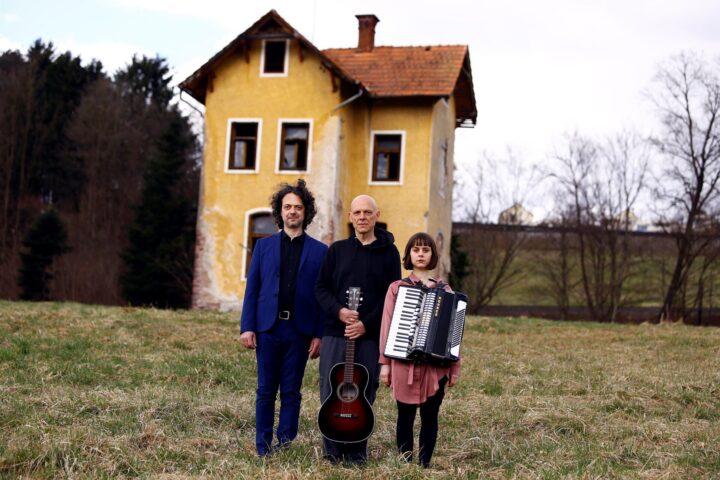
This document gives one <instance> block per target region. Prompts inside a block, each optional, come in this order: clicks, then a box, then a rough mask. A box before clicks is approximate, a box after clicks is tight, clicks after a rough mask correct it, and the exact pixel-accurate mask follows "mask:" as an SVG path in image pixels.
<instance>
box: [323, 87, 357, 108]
mask: <svg viewBox="0 0 720 480" xmlns="http://www.w3.org/2000/svg"><path fill="white" fill-rule="evenodd" d="M363 92H364V90H363V89H362V88H361V89H360V91H359V92H358V93H356V94H355V95H353V96H352V97H350V98H348V99H347V100H345V101H344V102H342V103H340V104H339V105H337V106H335V107H334V108H333V109H332V110H330V111H331V112H335V111H337V110H340V109H341V108H343V107H345V106H347V105H349V104H351V103H352V102H354V101H355V100H357V99H358V98H360V97H362V94H363Z"/></svg>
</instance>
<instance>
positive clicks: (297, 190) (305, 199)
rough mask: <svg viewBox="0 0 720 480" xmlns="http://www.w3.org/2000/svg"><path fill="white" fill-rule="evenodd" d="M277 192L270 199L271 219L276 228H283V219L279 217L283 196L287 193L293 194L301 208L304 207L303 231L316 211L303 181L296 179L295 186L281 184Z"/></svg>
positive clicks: (313, 201)
mask: <svg viewBox="0 0 720 480" xmlns="http://www.w3.org/2000/svg"><path fill="white" fill-rule="evenodd" d="M278 188H279V190H278V191H277V192H275V194H274V195H273V196H272V198H271V199H270V206H271V207H272V212H273V217H274V218H275V223H276V224H277V226H278V228H281V229H282V228H283V219H282V215H281V210H282V201H283V198H285V195H287V194H288V193H294V194H295V195H297V196H298V197H300V200H302V203H303V206H304V207H305V219H304V220H303V230H305V229H306V228H307V226H308V225H310V224H311V223H312V221H313V219H314V218H315V214H316V213H317V209H316V208H315V197H314V196H313V194H312V193H311V192H310V190H308V189H307V187H306V186H305V180H303V179H302V178H298V181H297V183H296V184H295V185H290V184H289V183H281V184H280V185H278Z"/></svg>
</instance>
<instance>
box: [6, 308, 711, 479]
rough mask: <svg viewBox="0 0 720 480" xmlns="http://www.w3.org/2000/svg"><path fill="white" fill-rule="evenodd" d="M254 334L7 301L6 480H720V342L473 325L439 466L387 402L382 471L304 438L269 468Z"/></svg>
mask: <svg viewBox="0 0 720 480" xmlns="http://www.w3.org/2000/svg"><path fill="white" fill-rule="evenodd" d="M237 337H238V331H237V323H236V317H235V315H233V314H220V313H208V312H192V311H187V312H171V311H158V310H145V309H130V308H109V307H94V306H84V305H77V304H32V303H28V304H25V303H12V302H0V478H19V477H28V478H63V477H69V478H110V477H153V478H158V477H159V478H183V477H189V476H208V477H214V478H335V479H352V478H376V479H384V480H390V479H395V478H405V479H416V478H417V479H419V478H542V479H555V478H588V479H589V478H643V479H644V478H667V479H676V478H687V479H691V478H693V479H694V478H708V479H709V478H720V369H719V368H718V359H719V358H720V330H719V329H709V328H693V327H687V326H681V325H652V326H651V325H636V326H631V325H606V324H591V323H582V322H576V323H561V322H552V321H541V320H533V319H501V318H492V319H489V318H480V317H473V318H470V319H469V321H468V330H467V332H466V336H465V341H464V345H463V349H464V357H465V358H464V360H465V361H464V366H463V374H462V378H461V381H460V384H459V385H458V386H457V387H455V388H453V389H451V390H450V392H449V393H448V395H447V396H446V400H445V402H444V403H443V410H442V413H441V425H440V437H439V440H438V447H437V450H436V453H435V456H434V458H433V467H432V468H431V469H430V470H429V471H424V470H422V469H420V468H419V467H418V466H416V465H404V464H402V463H401V462H400V461H399V459H398V458H397V457H396V455H395V452H394V419H395V407H394V404H393V402H392V399H391V397H390V394H389V391H388V390H387V389H384V388H383V389H382V390H381V391H380V393H379V397H378V401H377V402H376V406H375V410H376V414H377V417H378V425H377V427H376V431H375V433H374V435H373V436H372V438H371V439H370V461H369V463H368V465H367V466H366V467H364V468H350V467H342V466H332V465H329V464H327V463H325V462H323V461H322V460H321V451H320V448H319V446H320V437H319V433H318V431H317V428H316V426H315V414H316V413H317V410H318V408H319V399H318V394H317V391H318V388H317V382H318V373H317V362H312V363H310V364H309V366H308V371H307V374H306V377H305V387H304V399H303V414H302V417H301V424H300V429H301V432H300V435H299V437H298V439H297V441H296V442H295V443H294V444H293V446H292V447H290V448H289V449H287V450H285V451H282V452H279V453H278V454H276V455H274V456H272V457H271V458H269V459H267V460H264V461H263V460H260V459H258V458H256V456H255V453H254V389H255V361H254V355H253V354H252V353H251V352H247V351H244V350H242V349H241V348H240V345H239V343H238V342H237Z"/></svg>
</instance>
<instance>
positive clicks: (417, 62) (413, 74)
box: [322, 45, 468, 97]
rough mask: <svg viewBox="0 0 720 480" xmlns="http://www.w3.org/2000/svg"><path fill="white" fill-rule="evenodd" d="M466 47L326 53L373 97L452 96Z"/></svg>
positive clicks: (402, 48)
mask: <svg viewBox="0 0 720 480" xmlns="http://www.w3.org/2000/svg"><path fill="white" fill-rule="evenodd" d="M467 51H468V49H467V46H465V45H437V46H436V45H433V46H429V47H375V48H374V49H373V50H372V51H371V52H360V51H358V50H357V49H355V48H330V49H327V50H323V51H322V53H323V54H325V55H326V56H327V57H328V58H329V59H330V60H332V61H333V62H334V63H335V64H336V65H338V66H339V67H340V68H342V69H343V71H345V72H347V74H348V75H350V76H351V77H352V78H354V79H356V80H358V81H359V82H360V83H361V84H362V85H363V86H364V87H366V88H367V90H368V92H369V93H370V95H371V96H374V97H406V96H449V95H451V94H452V93H453V90H454V89H455V85H456V84H457V81H458V77H459V76H460V73H461V69H462V66H463V62H464V60H465V55H466V54H467Z"/></svg>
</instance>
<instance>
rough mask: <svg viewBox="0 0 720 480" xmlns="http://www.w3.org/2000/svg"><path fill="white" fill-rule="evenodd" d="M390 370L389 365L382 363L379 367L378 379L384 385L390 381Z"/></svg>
mask: <svg viewBox="0 0 720 480" xmlns="http://www.w3.org/2000/svg"><path fill="white" fill-rule="evenodd" d="M390 372H391V369H390V365H383V366H382V367H380V381H381V382H382V384H383V385H385V386H386V387H389V386H390V383H391V382H392V380H391V379H390Z"/></svg>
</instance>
